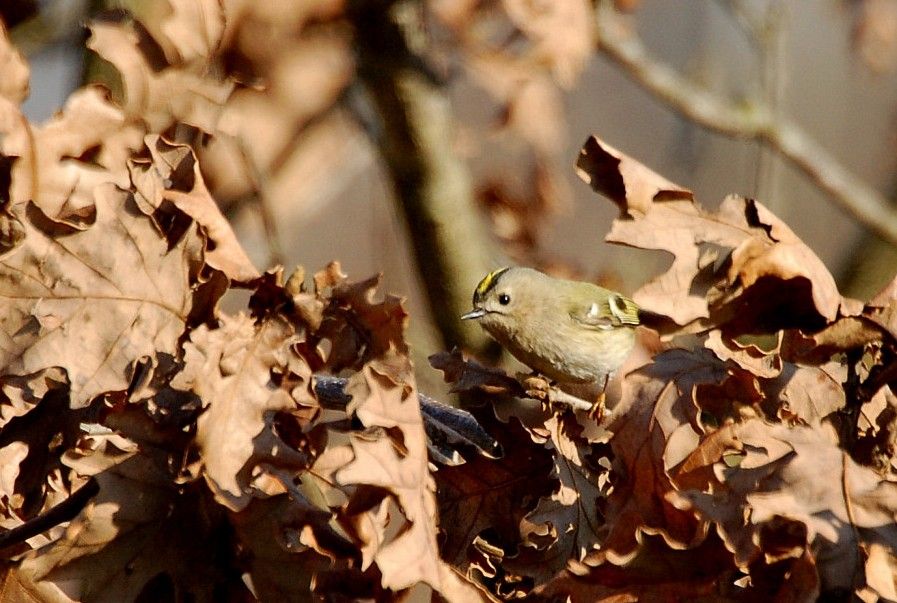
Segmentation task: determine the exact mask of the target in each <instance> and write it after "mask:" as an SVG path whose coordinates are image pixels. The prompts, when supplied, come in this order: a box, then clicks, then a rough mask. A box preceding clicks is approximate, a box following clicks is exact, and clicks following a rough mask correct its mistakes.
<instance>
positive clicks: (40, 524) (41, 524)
mask: <svg viewBox="0 0 897 603" xmlns="http://www.w3.org/2000/svg"><path fill="white" fill-rule="evenodd" d="M99 491H100V485H99V484H98V483H97V480H96V479H94V478H92V477H91V478H90V479H88V480H87V482H86V483H85V484H84V485H83V486H81V487H80V488H78V489H77V490H76V491H75V492H73V493H72V495H71V496H69V497H68V498H66V499H65V500H64V501H62V502H61V503H59V504H58V505H56V506H55V507H53V508H52V509H49V510H48V511H47V512H45V513H42V514H41V515H38V516H37V517H35V518H33V519H29V520H28V521H26V522H25V523H23V524H22V525H20V526H16V527H14V528H12V529H11V530H9V531H6V532H3V533H2V534H0V551H2V550H5V549H8V548H10V547H12V546H14V545H17V544H20V543H22V542H25V541H26V540H28V539H29V538H31V537H33V536H37V535H38V534H40V533H42V532H46V531H47V530H49V529H50V528H53V527H55V526H58V525H59V524H61V523H63V522H65V521H70V520H72V519H74V518H75V517H76V516H77V515H78V513H80V512H81V510H82V509H84V507H86V506H87V503H88V502H90V499H91V498H93V497H94V496H96V495H97V493H98V492H99Z"/></svg>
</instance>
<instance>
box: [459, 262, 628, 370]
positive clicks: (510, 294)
mask: <svg viewBox="0 0 897 603" xmlns="http://www.w3.org/2000/svg"><path fill="white" fill-rule="evenodd" d="M461 318H463V319H467V320H476V321H477V322H478V323H479V324H480V326H482V327H483V328H484V329H485V330H486V331H487V332H488V333H489V334H490V335H491V336H492V337H494V338H495V339H496V340H497V341H498V342H499V343H500V344H501V345H502V346H504V348H505V349H507V350H508V351H509V352H510V353H511V354H513V355H514V357H515V358H517V359H518V360H519V361H521V362H522V363H524V364H525V365H527V366H529V367H530V368H531V369H533V370H535V371H537V372H538V373H541V374H542V375H544V376H546V377H548V378H550V379H553V380H554V381H557V382H563V383H592V382H596V383H598V385H599V386H602V387H606V386H607V381H608V379H609V378H610V377H611V376H612V375H613V373H614V371H616V370H617V369H618V368H619V367H620V365H621V364H623V361H624V360H625V359H626V357H627V356H628V355H629V353H630V352H631V351H632V348H633V346H634V345H635V327H636V326H638V325H639V323H640V321H639V307H638V306H637V305H636V303H635V302H633V301H632V300H631V299H629V298H627V297H624V296H623V295H620V294H619V293H615V292H614V291H610V290H608V289H604V288H603V287H599V286H597V285H593V284H591V283H584V282H579V281H570V280H565V279H559V278H553V277H551V276H548V275H547V274H543V273H542V272H539V271H537V270H533V269H531V268H523V267H513V268H501V269H499V270H495V271H493V272H490V273H489V274H487V275H486V276H485V277H484V278H483V280H481V281H480V283H479V284H478V285H477V287H476V289H475V290H474V293H473V310H471V311H470V312H468V313H467V314H464V315H463V316H462V317H461Z"/></svg>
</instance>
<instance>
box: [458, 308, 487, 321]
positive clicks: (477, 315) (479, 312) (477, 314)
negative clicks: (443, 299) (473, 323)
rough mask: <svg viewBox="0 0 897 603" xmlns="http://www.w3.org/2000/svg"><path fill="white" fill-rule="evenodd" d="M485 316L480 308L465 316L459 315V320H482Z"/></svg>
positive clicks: (484, 312)
mask: <svg viewBox="0 0 897 603" xmlns="http://www.w3.org/2000/svg"><path fill="white" fill-rule="evenodd" d="M484 316H486V311H485V310H484V309H482V308H477V309H476V310H471V311H470V312H468V313H467V314H462V315H461V320H470V319H472V318H482V317H484Z"/></svg>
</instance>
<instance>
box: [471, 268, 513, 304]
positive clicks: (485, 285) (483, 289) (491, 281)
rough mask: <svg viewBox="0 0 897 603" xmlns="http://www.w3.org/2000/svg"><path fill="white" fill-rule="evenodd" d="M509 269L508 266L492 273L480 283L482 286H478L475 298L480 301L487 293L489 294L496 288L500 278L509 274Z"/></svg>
mask: <svg viewBox="0 0 897 603" xmlns="http://www.w3.org/2000/svg"><path fill="white" fill-rule="evenodd" d="M509 269H510V268H509V267H507V266H506V267H504V268H499V269H498V270H493V271H492V272H490V273H489V274H487V275H486V276H484V277H483V280H481V281H480V284H479V285H477V288H476V291H475V292H474V293H475V298H477V299H479V298H482V297H483V296H484V295H486V293H488V292H489V290H490V289H492V287H494V286H495V283H496V281H497V280H498V277H499V276H501V275H502V274H504V273H505V272H507V271H508V270H509Z"/></svg>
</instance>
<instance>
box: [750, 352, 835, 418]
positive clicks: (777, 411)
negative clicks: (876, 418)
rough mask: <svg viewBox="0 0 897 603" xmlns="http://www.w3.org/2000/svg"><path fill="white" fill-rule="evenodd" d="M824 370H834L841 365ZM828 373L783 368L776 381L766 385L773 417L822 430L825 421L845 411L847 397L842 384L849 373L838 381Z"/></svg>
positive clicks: (816, 370)
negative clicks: (797, 421)
mask: <svg viewBox="0 0 897 603" xmlns="http://www.w3.org/2000/svg"><path fill="white" fill-rule="evenodd" d="M825 368H827V369H828V371H834V370H835V369H840V368H841V365H834V366H827V367H825ZM828 371H826V370H824V369H823V368H819V367H810V366H798V365H794V364H790V363H789V364H786V365H784V370H783V371H782V372H781V374H780V375H779V376H778V377H777V378H775V379H773V380H772V381H770V382H767V383H764V384H763V389H764V392H765V394H766V396H767V399H768V404H771V406H772V412H770V417H775V418H778V419H781V420H782V421H785V422H788V421H794V420H795V419H798V420H800V421H801V422H802V423H804V424H805V425H810V426H816V427H819V426H821V424H822V421H823V419H825V418H826V417H828V416H829V415H831V414H832V413H834V412H836V411H838V410H840V409H842V408H844V405H845V402H846V397H845V394H844V389H843V387H842V386H841V382H842V381H843V380H844V379H845V378H846V374H845V375H843V376H841V378H840V379H836V378H835V377H834V376H833V375H832V374H831V373H830V372H828ZM845 373H846V371H845Z"/></svg>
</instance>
